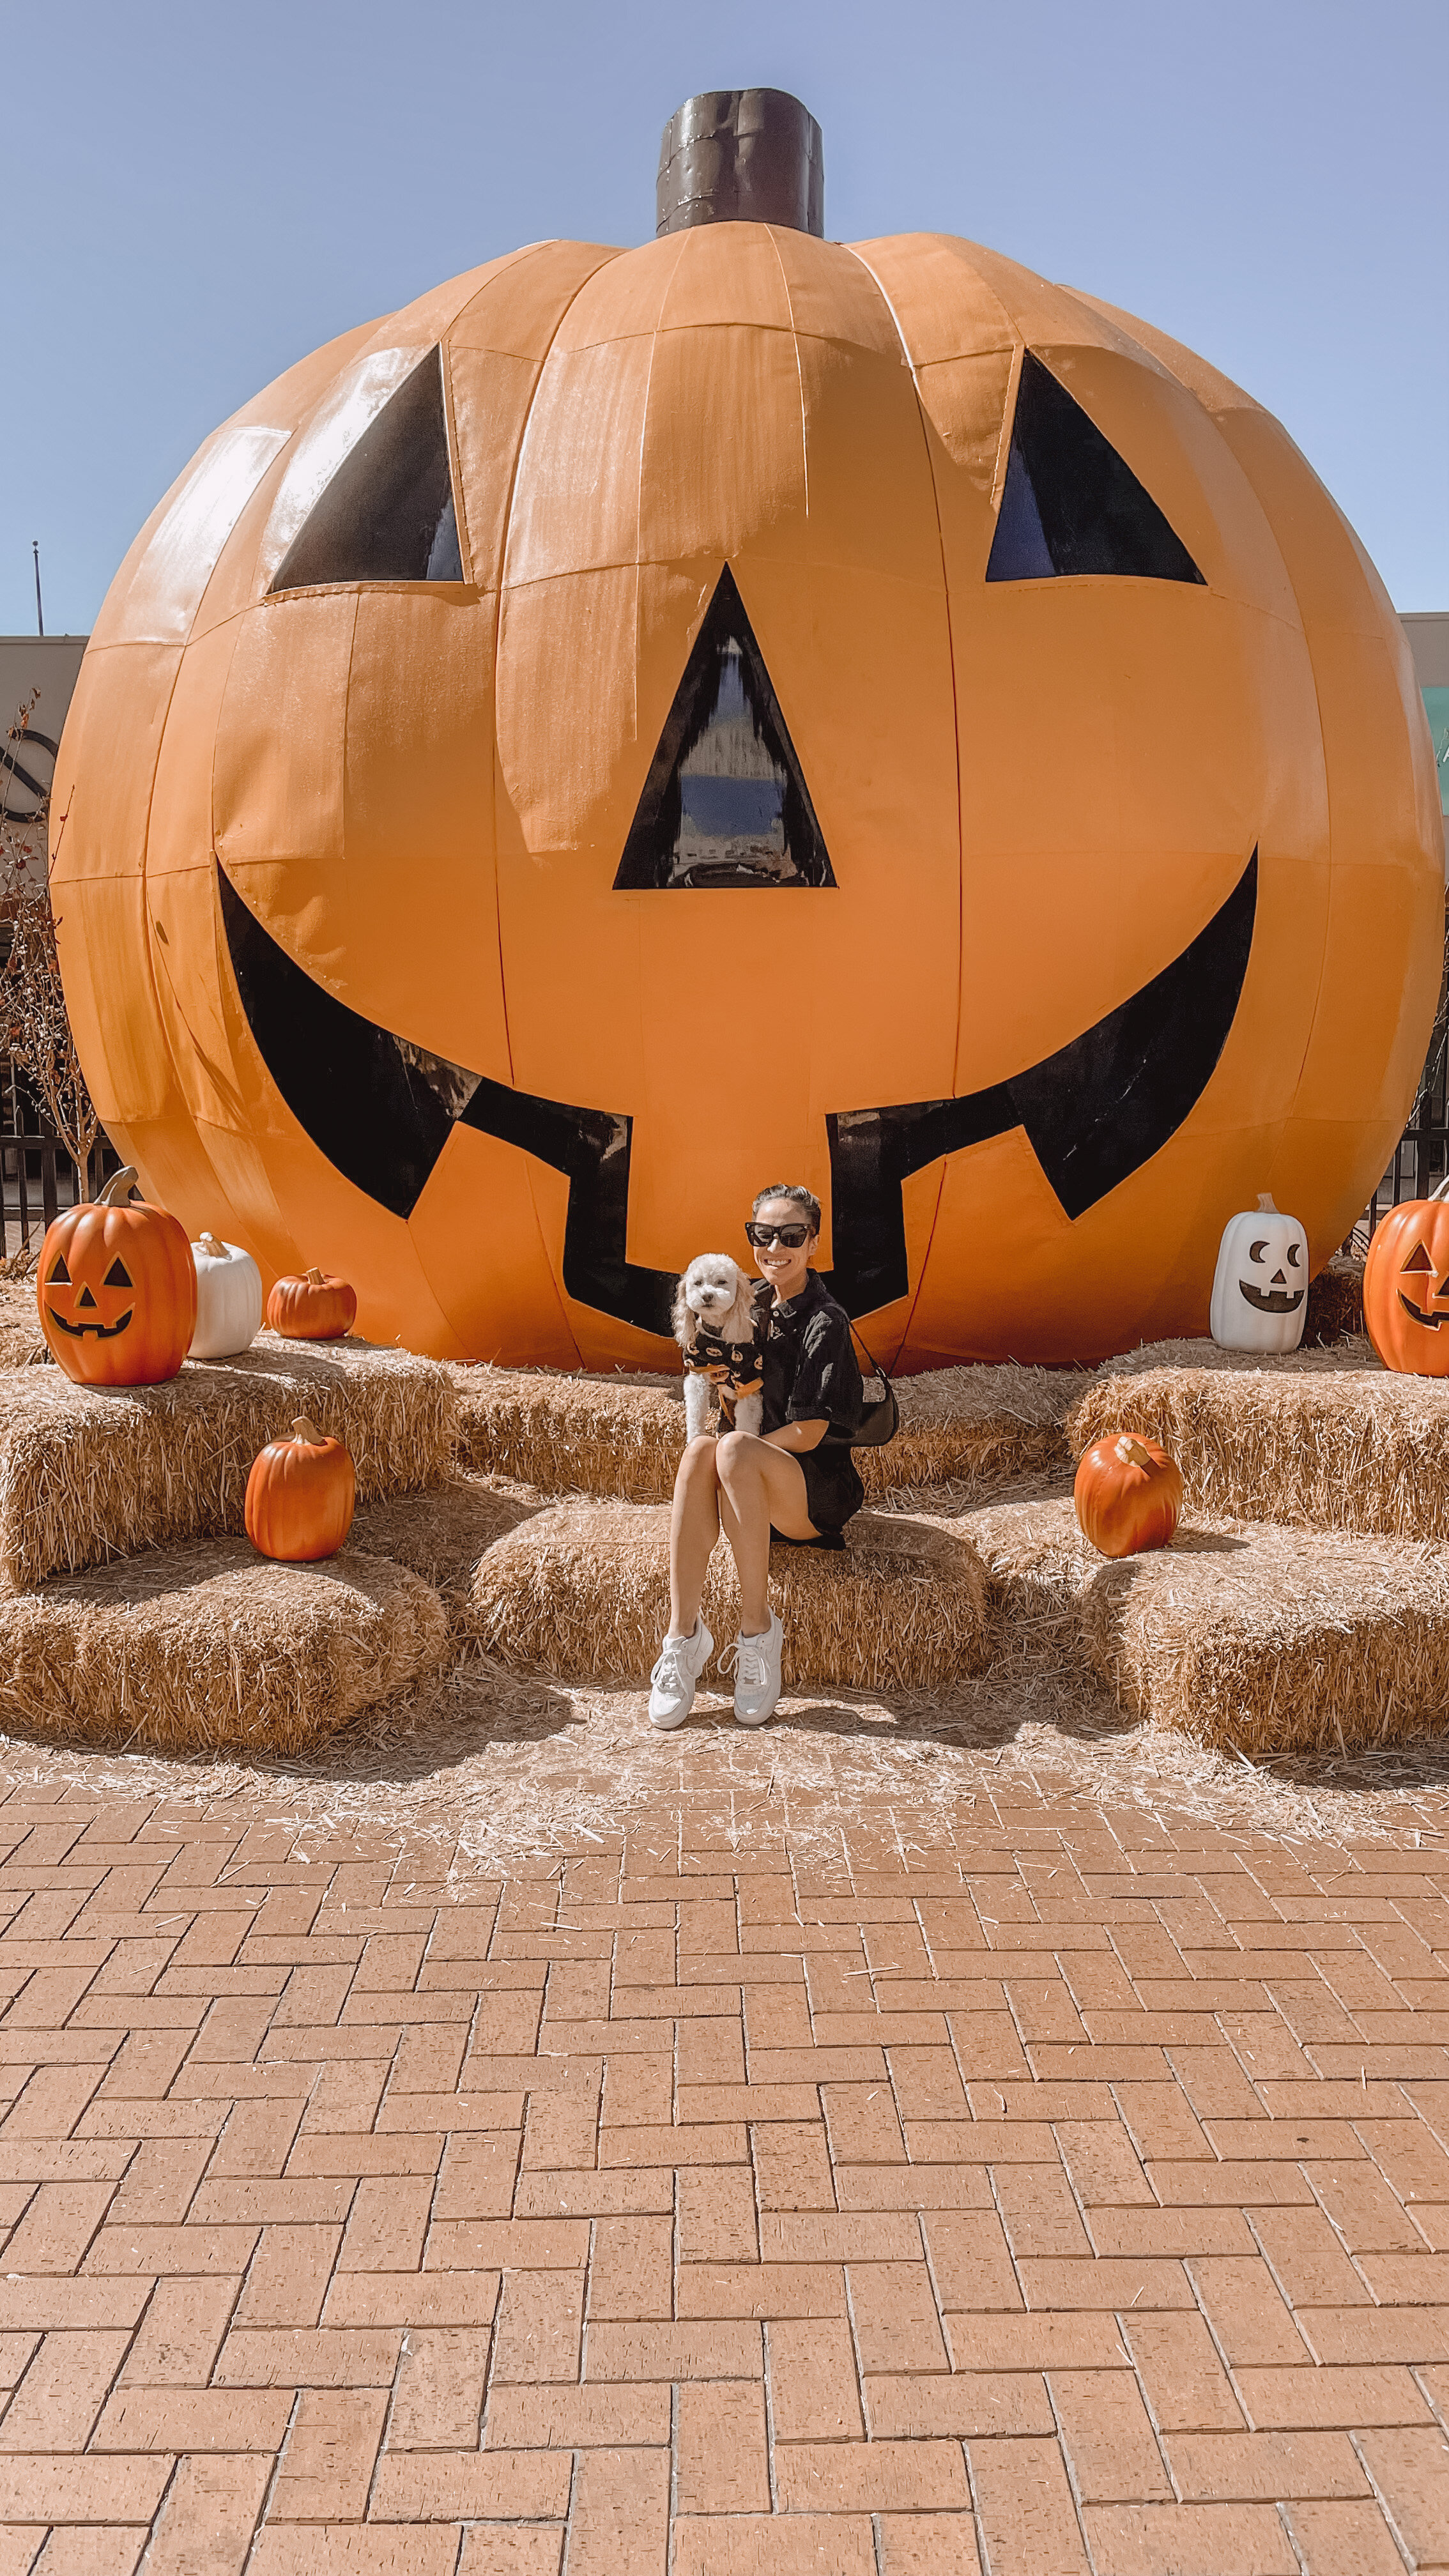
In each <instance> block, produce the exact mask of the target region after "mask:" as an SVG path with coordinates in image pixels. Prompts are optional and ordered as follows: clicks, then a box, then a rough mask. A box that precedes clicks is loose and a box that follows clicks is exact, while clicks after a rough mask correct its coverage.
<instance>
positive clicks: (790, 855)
mask: <svg viewBox="0 0 1449 2576" xmlns="http://www.w3.org/2000/svg"><path fill="white" fill-rule="evenodd" d="M834 883H835V871H834V869H833V868H832V867H831V864H830V853H829V851H828V850H827V849H826V847H825V841H824V837H823V835H822V833H821V829H820V825H819V823H818V822H817V821H816V818H815V808H814V806H813V805H812V804H811V802H810V791H809V789H808V787H807V786H806V784H805V778H804V773H803V772H802V770H801V767H800V763H799V761H798V760H797V759H796V757H795V746H794V744H793V743H792V742H791V740H790V734H789V728H788V726H787V725H786V723H785V719H784V717H783V715H782V714H781V712H780V701H779V699H778V698H777V697H776V695H775V691H774V688H773V686H772V684H771V680H770V674H769V672H768V671H767V670H766V668H765V662H764V656H763V654H762V653H761V651H760V648H759V645H758V644H757V643H756V641H755V633H754V629H753V627H752V626H751V624H750V621H749V619H748V617H747V616H746V614H745V604H744V601H743V600H742V599H741V597H740V594H739V589H738V586H737V584H736V581H735V577H734V575H733V573H732V572H731V571H730V568H729V566H728V564H726V565H725V567H724V570H723V571H722V572H721V574H720V577H719V580H718V581H717V582H716V584H715V589H714V596H713V598H712V599H711V601H710V603H709V607H708V608H707V610H706V611H705V618H704V624H703V625H702V626H701V628H700V630H699V633H698V635H697V636H696V637H695V640H694V645H693V648H692V650H691V652H690V656H689V660H688V661H687V662H686V664H685V666H684V677H683V679H682V680H681V681H680V683H679V686H678V688H677V689H676V691H675V693H674V704H673V706H672V707H671V708H670V710H669V714H668V717H667V719H666V721H665V726H664V731H663V732H662V733H661V735H660V737H659V748H658V750H657V751H656V752H655V754H654V758H653V760H652V762H651V763H650V768H649V775H648V777H647V778H646V779H645V781H644V793H643V795H642V796H641V797H640V799H639V810H638V812H637V813H636V815H635V817H634V821H633V824H632V825H631V827H630V832H629V837H628V840H627V841H626V842H625V844H624V855H623V857H622V859H621V860H620V861H619V873H618V875H617V876H616V877H615V879H614V884H615V886H616V887H629V888H632V889H636V890H640V889H656V890H659V891H664V890H666V889H669V888H672V887H675V886H682V887H686V888H691V887H695V888H697V887H702V886H833V885H834Z"/></svg>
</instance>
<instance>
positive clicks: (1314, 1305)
mask: <svg viewBox="0 0 1449 2576" xmlns="http://www.w3.org/2000/svg"><path fill="white" fill-rule="evenodd" d="M1362 1332H1363V1263H1362V1262H1361V1261H1355V1260H1352V1259H1350V1257H1349V1255H1348V1254H1347V1253H1345V1252H1336V1253H1335V1254H1334V1256H1333V1259H1332V1260H1331V1261H1327V1262H1325V1263H1324V1266H1323V1268H1322V1269H1321V1270H1320V1272H1319V1274H1318V1276H1317V1278H1316V1279H1315V1280H1313V1281H1312V1282H1311V1283H1310V1285H1309V1290H1308V1315H1307V1319H1306V1321H1305V1323H1304V1326H1303V1339H1304V1341H1305V1342H1306V1343H1308V1344H1309V1345H1310V1347H1312V1346H1313V1345H1315V1344H1321V1343H1328V1342H1341V1341H1342V1340H1343V1339H1344V1338H1345V1336H1346V1335H1348V1334H1353V1335H1355V1336H1357V1335H1360V1334H1361V1333H1362Z"/></svg>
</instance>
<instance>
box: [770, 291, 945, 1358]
mask: <svg viewBox="0 0 1449 2576" xmlns="http://www.w3.org/2000/svg"><path fill="white" fill-rule="evenodd" d="M842 248H843V249H846V250H849V252H850V256H851V258H852V259H853V260H857V261H858V262H859V264H860V266H861V267H862V268H863V269H864V271H865V273H866V276H867V277H868V278H869V279H870V282H871V284H872V286H873V287H874V288H875V291H876V293H877V295H878V296H879V297H880V300H881V302H882V304H883V305H884V306H885V309H886V311H887V313H888V314H889V315H890V317H891V327H892V329H893V330H894V332H895V335H896V338H897V339H898V340H899V342H900V344H901V355H902V357H903V358H904V359H905V362H906V365H907V366H908V367H909V369H910V371H911V392H912V395H913V397H914V399H915V405H916V419H917V422H918V423H919V426H920V432H921V445H922V447H923V449H924V451H925V458H926V472H927V474H928V475H929V477H930V482H931V507H932V509H933V510H934V512H935V514H936V545H937V549H938V551H939V554H940V558H941V596H942V598H943V600H944V602H945V608H946V656H947V660H948V662H949V665H950V671H951V738H952V742H953V745H954V747H955V759H956V1025H955V1028H954V1030H953V1032H952V1037H951V1080H952V1083H953V1085H954V1084H955V1083H956V1082H957V1081H958V1080H959V1079H960V1070H961V966H962V951H963V949H964V947H965V941H966V846H965V836H964V834H963V831H962V828H961V713H960V709H959V707H958V706H957V703H956V627H955V621H954V619H953V617H952V615H951V583H950V577H949V575H948V573H947V569H946V538H945V532H944V530H943V528H942V526H941V495H940V493H939V491H938V490H937V488H936V467H935V461H934V459H933V457H932V455H931V441H930V437H929V435H928V432H927V428H926V407H925V404H924V403H923V402H922V400H921V387H920V380H919V378H918V377H917V374H916V362H915V359H914V357H913V356H912V354H911V349H910V344H909V342H908V341H907V339H906V335H905V332H904V331H903V330H902V328H901V319H900V315H899V314H898V313H897V311H896V308H895V306H894V304H893V303H892V302H891V299H890V296H889V294H888V293H887V291H886V289H885V287H884V286H883V285H882V283H881V281H880V279H879V278H878V277H877V275H876V273H875V270H874V269H873V268H872V267H871V264H870V262H869V260H868V259H867V258H866V257H865V255H864V253H863V252H861V251H858V250H856V249H855V248H854V246H853V245H852V244H851V243H849V242H846V243H843V244H842ZM802 410H803V405H802ZM946 1171H947V1160H946V1159H944V1158H943V1160H942V1164H941V1177H940V1180H939V1182H938V1184H937V1188H936V1204H935V1207H934V1208H933V1209H932V1211H931V1227H930V1232H929V1233H928V1235H927V1237H926V1249H925V1252H924V1254H923V1256H922V1260H921V1267H920V1270H919V1272H918V1274H917V1278H916V1285H915V1289H914V1292H913V1293H912V1294H911V1303H910V1309H909V1312H908V1313H907V1316H906V1320H905V1325H904V1327H903V1329H902V1332H901V1338H900V1340H899V1342H898V1343H897V1344H896V1356H895V1359H894V1360H893V1361H892V1362H891V1365H892V1367H894V1366H895V1365H896V1362H897V1361H898V1360H899V1358H900V1354H901V1352H902V1351H903V1350H904V1349H905V1347H906V1345H907V1343H908V1342H909V1340H910V1337H911V1328H912V1326H913V1324H914V1323H915V1320H916V1308H917V1306H918V1305H919V1303H920V1297H921V1290H922V1288H923V1287H924V1285H925V1279H926V1272H927V1270H928V1268H929V1266H930V1260H931V1253H932V1250H933V1248H934V1246H935V1241H936V1228H937V1226H938V1224H939V1223H940V1217H941V1202H942V1199H943V1198H944V1196H945V1191H946ZM834 1215H835V1211H834V1209H833V1208H832V1210H831V1221H832V1224H833V1222H834ZM906 1285H907V1289H908V1291H909V1289H910V1281H909V1278H908V1279H907V1282H906Z"/></svg>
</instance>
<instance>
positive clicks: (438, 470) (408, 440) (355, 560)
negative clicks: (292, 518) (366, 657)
mask: <svg viewBox="0 0 1449 2576" xmlns="http://www.w3.org/2000/svg"><path fill="white" fill-rule="evenodd" d="M462 578H463V559H462V556H461V554H460V553H459V550H458V520H457V515H456V512H455V510H454V507H453V480H452V476H451V474H450V473H449V470H448V424H447V420H446V417H445V415H444V411H443V355H442V351H441V349H430V350H429V352H428V354H427V356H426V357H425V358H424V359H423V360H422V361H421V363H420V364H419V365H418V366H416V367H414V369H413V371H412V374H411V375H410V376H409V377H408V378H407V379H406V381H405V382H404V383H403V384H401V385H399V387H398V389H397V392H396V393H395V394H393V395H392V396H391V397H390V399H389V400H388V401H387V402H385V403H384V405H383V407H382V409H381V411H380V412H379V413H378V414H377V417H376V419H375V420H371V421H369V423H368V425H367V427H366V429H365V430H364V431H363V433H362V436H361V437H360V438H359V440H358V442H357V445H356V446H355V447H354V448H351V449H350V450H349V451H348V453H347V455H346V456H344V458H343V460H342V463H341V464H340V465H339V466H338V468H337V471H336V473H335V474H334V475H333V477H332V480H331V482H330V483H329V484H328V485H327V488H326V490H325V491H324V492H323V493H322V495H321V497H320V499H319V500H317V501H316V502H314V503H313V506H312V508H311V510H310V511H309V512H308V514H307V517H306V518H305V519H304V520H303V522H302V525H301V527H300V528H299V529H298V531H297V534H296V536H295V537H294V538H293V539H292V542H291V545H290V546H289V547H288V549H287V552H286V554H285V555H284V556H283V558H282V561H281V563H280V565H279V566H278V569H277V572H276V575H275V577H274V579H273V582H272V588H273V590H274V591H275V590H306V589H310V588H313V587H314V586H315V585H316V584H318V583H319V582H332V581H461V580H462Z"/></svg>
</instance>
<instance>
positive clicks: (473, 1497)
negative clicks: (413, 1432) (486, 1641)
mask: <svg viewBox="0 0 1449 2576" xmlns="http://www.w3.org/2000/svg"><path fill="white" fill-rule="evenodd" d="M539 1508H540V1506H539V1505H538V1504H537V1503H529V1502H523V1501H521V1500H520V1499H519V1498H518V1497H517V1496H516V1495H513V1494H504V1493H499V1492H498V1491H497V1490H496V1488H495V1487H493V1486H491V1485H489V1484H486V1483H485V1482H484V1480H483V1478H482V1477H481V1476H452V1477H450V1478H449V1480H448V1482H447V1484H446V1485H434V1486H433V1487H432V1488H431V1489H430V1490H429V1491H428V1492H427V1493H425V1494H401V1495H397V1496H395V1497H390V1498H389V1499H388V1500H387V1501H385V1502H380V1503H364V1504H363V1505H362V1508H361V1509H360V1511H359V1512H358V1513H357V1515H356V1517H355V1519H354V1520H353V1524H352V1535H351V1540H350V1542H349V1543H350V1545H351V1546H353V1547H360V1548H363V1549H365V1551H366V1553H367V1554H368V1555H369V1556H385V1557H391V1558H392V1560H393V1562H394V1563H395V1564H397V1565H406V1566H409V1567H410V1568H411V1570H412V1572H413V1573H414V1574H418V1575H421V1577H422V1579H423V1581H424V1583H428V1584H431V1585H432V1588H433V1590H434V1591H435V1592H437V1593H438V1594H440V1595H441V1598H442V1601H443V1606H444V1608H445V1609H446V1610H447V1613H448V1617H449V1621H450V1623H451V1624H452V1626H453V1627H454V1628H457V1629H463V1630H469V1629H471V1627H472V1623H473V1601H472V1582H473V1576H474V1573H475V1571H476V1569H477V1565H478V1560H479V1558H480V1557H481V1556H482V1555H483V1553H484V1550H485V1549H486V1548H490V1547H492V1546H493V1545H494V1542H495V1541H496V1540H498V1539H500V1538H505V1537H506V1536H507V1534H508V1532H509V1531H510V1530H512V1529H517V1528H518V1526H519V1524H520V1522H522V1521H526V1520H530V1519H532V1518H533V1516H534V1514H535V1513H536V1512H537V1511H538V1510H539Z"/></svg>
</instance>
